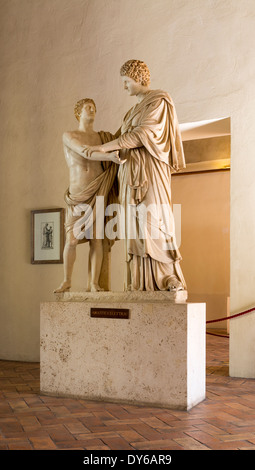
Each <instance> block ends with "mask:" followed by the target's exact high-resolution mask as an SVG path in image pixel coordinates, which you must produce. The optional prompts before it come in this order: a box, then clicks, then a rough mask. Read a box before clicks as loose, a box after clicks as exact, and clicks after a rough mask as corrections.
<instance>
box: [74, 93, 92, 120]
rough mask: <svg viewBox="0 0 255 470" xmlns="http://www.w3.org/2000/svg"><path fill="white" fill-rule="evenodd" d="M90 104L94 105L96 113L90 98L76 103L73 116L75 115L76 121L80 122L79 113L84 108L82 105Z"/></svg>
mask: <svg viewBox="0 0 255 470" xmlns="http://www.w3.org/2000/svg"><path fill="white" fill-rule="evenodd" d="M91 103H92V104H93V105H94V107H95V111H96V109H97V108H96V104H95V102H94V100H92V99H91V98H83V99H82V100H79V101H77V103H76V105H75V107H74V115H75V117H76V119H77V121H79V120H80V117H81V112H82V110H83V108H84V105H86V104H91Z"/></svg>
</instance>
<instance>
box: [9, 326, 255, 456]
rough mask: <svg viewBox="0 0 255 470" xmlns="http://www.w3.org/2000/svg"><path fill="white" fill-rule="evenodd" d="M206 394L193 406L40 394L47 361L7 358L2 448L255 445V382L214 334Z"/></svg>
mask: <svg viewBox="0 0 255 470" xmlns="http://www.w3.org/2000/svg"><path fill="white" fill-rule="evenodd" d="M206 340H207V353H206V358H207V367H206V399H205V400H204V401H203V402H201V403H199V404H198V405H197V406H195V407H194V408H192V409H191V410H189V411H181V410H171V409H160V408H154V407H150V406H136V405H132V404H127V405H125V404H116V403H104V402H96V401H87V400H83V399H74V398H61V397H53V396H46V395H42V394H40V366H39V364H37V363H36V364H35V363H21V362H18V361H1V360H0V450H15V449H17V450H18V449H20V450H27V449H28V450H29V449H30V450H32V449H35V450H45V449H51V450H57V449H67V450H75V449H77V450H78V449H80V450H102V451H103V450H110V449H112V450H124V449H126V450H134V449H136V450H150V449H152V450H156V449H162V450H188V449H191V450H196V449H198V450H208V449H212V450H217V449H219V450H238V449H242V450H254V449H255V380H252V379H243V378H235V377H234V378H233V377H229V375H228V370H229V368H228V356H229V354H228V341H229V340H228V339H227V338H219V337H215V336H209V335H207V337H206Z"/></svg>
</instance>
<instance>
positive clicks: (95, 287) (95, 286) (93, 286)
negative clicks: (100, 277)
mask: <svg viewBox="0 0 255 470" xmlns="http://www.w3.org/2000/svg"><path fill="white" fill-rule="evenodd" d="M103 290H104V289H103V288H102V287H99V285H98V284H91V288H90V291H91V292H101V291H103Z"/></svg>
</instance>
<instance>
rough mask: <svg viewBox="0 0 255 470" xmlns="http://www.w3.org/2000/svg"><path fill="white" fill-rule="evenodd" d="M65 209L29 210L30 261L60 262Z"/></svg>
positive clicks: (61, 258)
mask: <svg viewBox="0 0 255 470" xmlns="http://www.w3.org/2000/svg"><path fill="white" fill-rule="evenodd" d="M64 214H65V209H63V208H56V209H36V210H32V211H31V263H32V264H61V263H63V250H64Z"/></svg>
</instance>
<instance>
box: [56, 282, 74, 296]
mask: <svg viewBox="0 0 255 470" xmlns="http://www.w3.org/2000/svg"><path fill="white" fill-rule="evenodd" d="M70 287H71V283H70V282H68V281H64V282H62V284H60V286H59V287H58V288H57V289H55V290H54V291H53V292H54V294H59V293H61V292H66V291H68V290H69V289H70Z"/></svg>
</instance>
